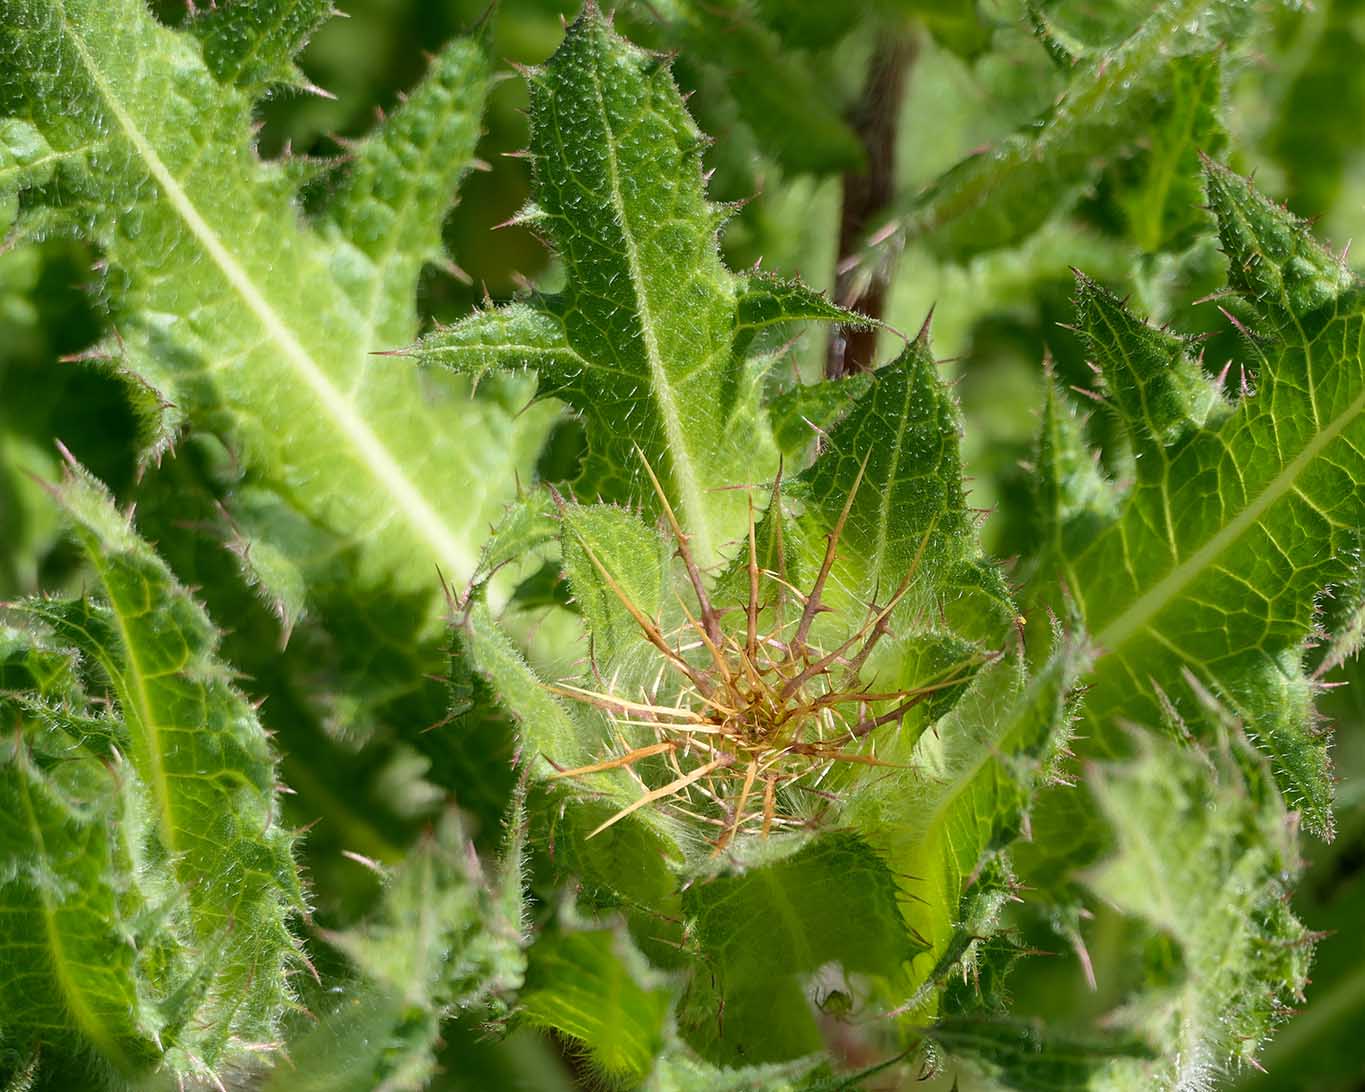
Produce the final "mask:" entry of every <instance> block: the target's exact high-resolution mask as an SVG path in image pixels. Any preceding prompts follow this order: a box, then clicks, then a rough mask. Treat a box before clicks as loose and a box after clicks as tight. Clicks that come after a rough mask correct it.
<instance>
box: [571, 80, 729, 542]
mask: <svg viewBox="0 0 1365 1092" xmlns="http://www.w3.org/2000/svg"><path fill="white" fill-rule="evenodd" d="M587 67H588V75H589V78H590V79H591V81H592V89H593V94H594V96H595V97H596V99H597V106H598V109H599V110H600V111H601V114H602V128H603V129H604V130H605V132H606V135H607V139H606V140H605V141H603V144H604V146H605V149H606V153H607V184H608V186H609V187H610V189H611V204H612V210H613V211H614V212H615V213H616V217H617V222H618V223H619V224H620V226H621V241H622V244H623V245H624V248H625V254H626V265H627V268H628V269H629V272H630V283H631V288H632V290H633V291H634V293H635V298H636V299H637V300H638V301H639V310H638V312H637V315H638V318H639V320H640V336H641V339H642V340H643V342H644V346H645V359H646V361H647V362H648V364H649V375H650V390H651V391H652V392H653V394H654V401H655V404H656V405H657V406H658V407H659V416H660V418H661V419H662V420H663V426H664V435H665V436H666V437H667V439H668V447H669V453H670V455H671V456H672V464H673V465H672V467H671V469H672V471H673V473H672V477H673V480H674V481H675V482H676V483H677V486H678V490H679V493H680V496H679V501H680V503H681V505H682V508H683V510H684V513H685V514H686V516H687V519H686V526H687V528H688V537H689V538H691V539H692V540H693V541H694V542H695V544H696V549H697V552H698V553H699V554H700V555H701V556H702V557H706V558H709V557H713V556H715V555H714V553H713V551H712V546H713V541H712V539H713V535H712V533H711V526H710V523H709V521H708V520H707V518H706V506H705V502H704V498H703V490H702V487H701V483H700V482H699V481H698V480H697V472H696V468H695V467H694V466H693V465H692V454H691V452H690V451H688V449H687V437H686V433H685V432H684V431H683V427H682V420H681V418H680V416H679V414H678V407H677V404H676V403H675V402H674V399H673V388H672V387H671V386H670V385H669V382H668V373H667V371H665V369H664V363H663V357H662V355H661V354H660V352H659V340H658V335H657V334H656V332H655V330H654V323H653V320H652V318H651V316H650V313H649V296H648V295H647V294H646V290H645V279H644V271H643V270H642V269H641V267H640V252H639V247H638V246H637V245H636V242H635V237H634V236H633V235H632V234H631V229H630V220H629V218H628V216H627V214H626V205H625V199H624V197H623V196H622V193H621V173H620V164H619V163H618V162H617V158H616V133H615V131H614V130H613V129H612V126H611V115H610V114H609V113H608V111H607V102H606V98H605V96H604V95H603V94H602V81H601V77H600V75H599V73H598V70H597V58H596V57H594V60H593V64H591V65H589V66H587Z"/></svg>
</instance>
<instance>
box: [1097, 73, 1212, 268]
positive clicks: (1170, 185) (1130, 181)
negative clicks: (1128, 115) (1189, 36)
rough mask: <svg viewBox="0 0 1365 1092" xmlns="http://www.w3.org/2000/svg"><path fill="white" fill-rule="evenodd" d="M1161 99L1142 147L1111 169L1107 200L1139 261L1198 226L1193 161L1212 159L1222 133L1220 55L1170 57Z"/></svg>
mask: <svg viewBox="0 0 1365 1092" xmlns="http://www.w3.org/2000/svg"><path fill="white" fill-rule="evenodd" d="M1166 79H1167V80H1168V81H1169V85H1170V86H1169V93H1168V95H1167V96H1166V97H1165V98H1164V99H1163V100H1162V101H1161V102H1160V104H1159V109H1158V112H1157V113H1156V115H1155V116H1154V117H1152V119H1151V121H1150V130H1149V132H1148V134H1147V136H1146V139H1145V142H1144V146H1143V147H1142V148H1141V150H1140V151H1139V152H1138V154H1136V155H1134V156H1133V157H1131V158H1130V159H1128V160H1126V161H1124V162H1122V163H1120V164H1119V165H1118V166H1117V168H1116V170H1115V175H1116V180H1115V185H1116V186H1117V188H1118V193H1117V194H1116V195H1115V199H1116V201H1117V203H1118V205H1119V207H1120V208H1121V209H1122V210H1123V216H1124V222H1125V225H1126V229H1127V234H1128V237H1129V238H1130V239H1131V240H1132V241H1133V243H1134V245H1136V246H1137V247H1138V248H1139V249H1140V250H1141V251H1142V252H1143V253H1144V254H1155V253H1158V252H1160V251H1164V250H1172V251H1173V250H1180V249H1183V248H1184V247H1185V246H1188V245H1189V243H1190V242H1192V241H1193V239H1194V237H1195V236H1196V235H1197V234H1198V233H1199V231H1200V230H1201V229H1202V228H1203V225H1204V217H1203V215H1202V213H1201V211H1200V206H1201V204H1202V201H1201V198H1202V196H1203V186H1202V183H1201V179H1200V170H1199V156H1200V154H1204V155H1218V154H1219V153H1220V152H1221V151H1222V148H1223V145H1224V144H1225V143H1226V133H1225V132H1224V130H1223V127H1222V125H1221V123H1220V122H1219V119H1218V113H1219V108H1220V107H1221V106H1222V98H1223V81H1222V62H1221V55H1220V54H1218V53H1207V54H1206V53H1196V54H1194V55H1192V56H1189V57H1177V58H1175V59H1174V60H1173V61H1172V62H1171V64H1170V65H1169V66H1168V68H1167V75H1166Z"/></svg>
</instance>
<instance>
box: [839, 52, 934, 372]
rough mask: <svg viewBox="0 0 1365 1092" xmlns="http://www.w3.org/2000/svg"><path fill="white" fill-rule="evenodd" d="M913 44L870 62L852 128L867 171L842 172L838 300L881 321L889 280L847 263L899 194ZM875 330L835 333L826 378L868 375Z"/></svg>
mask: <svg viewBox="0 0 1365 1092" xmlns="http://www.w3.org/2000/svg"><path fill="white" fill-rule="evenodd" d="M915 51H916V46H915V39H914V38H913V37H911V36H910V34H909V33H908V32H906V31H903V30H902V31H897V32H888V33H887V35H886V37H885V38H883V39H882V41H881V42H879V43H878V45H877V48H876V50H875V51H874V52H873V54H872V59H871V60H870V61H869V62H868V70H867V83H866V85H865V86H864V88H863V94H862V98H861V99H859V101H858V105H857V107H856V109H855V110H854V114H853V117H852V119H851V120H852V123H853V128H854V130H855V131H856V132H857V133H858V136H859V137H860V138H861V139H862V142H863V148H864V150H865V151H866V153H867V164H866V167H865V168H864V169H863V170H861V171H845V172H844V205H843V211H842V213H841V215H840V218H839V251H838V256H839V261H840V266H839V271H838V275H837V279H836V280H835V286H834V296H835V299H837V300H838V301H839V303H841V304H842V305H843V306H845V307H849V308H852V309H853V310H855V311H858V312H860V313H861V314H864V315H867V316H868V317H869V318H874V319H880V318H881V317H882V314H883V312H884V311H885V309H886V292H887V276H886V275H885V273H884V272H883V273H882V274H881V275H877V276H873V277H872V278H871V280H870V281H868V280H867V279H866V278H865V277H864V276H862V275H860V270H858V269H857V268H852V269H850V268H846V267H845V266H844V265H843V259H844V258H846V257H847V256H848V255H850V254H853V253H855V252H856V251H857V249H858V248H859V247H861V246H862V245H863V244H864V243H865V242H866V237H867V234H868V232H869V231H871V230H873V229H874V228H875V227H876V226H877V225H876V223H875V221H876V219H877V218H878V217H879V216H881V215H882V214H883V213H884V212H885V211H886V210H887V208H888V207H889V206H890V205H891V201H892V199H893V198H894V197H895V194H896V130H897V128H898V126H899V124H900V112H901V102H902V100H903V99H904V98H905V80H906V76H907V75H908V73H909V71H910V65H911V63H912V62H913V61H914V59H915ZM876 353H877V329H876V327H872V328H870V329H866V330H854V329H850V328H845V329H840V330H835V331H834V332H833V333H832V334H831V336H830V341H829V350H828V353H827V354H826V358H825V375H826V376H827V377H828V378H830V379H842V378H843V377H844V376H846V375H853V374H854V373H856V372H865V371H870V370H871V369H872V367H873V365H874V364H875V362H876Z"/></svg>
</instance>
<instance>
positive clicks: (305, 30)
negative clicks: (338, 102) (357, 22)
mask: <svg viewBox="0 0 1365 1092" xmlns="http://www.w3.org/2000/svg"><path fill="white" fill-rule="evenodd" d="M335 13H336V9H335V8H334V7H333V6H332V0H254V2H243V0H225V2H224V3H222V4H211V5H210V6H209V7H208V8H206V9H204V10H203V11H201V12H199V13H198V14H197V15H195V16H194V17H193V18H192V19H191V20H190V23H189V27H190V30H191V31H192V32H193V33H194V36H195V37H196V38H198V39H199V40H200V42H202V43H203V46H204V63H205V64H206V65H208V67H209V71H210V72H212V73H213V77H214V79H216V80H218V81H220V82H221V83H230V84H234V85H236V86H237V87H240V88H241V89H242V90H243V91H245V92H247V93H248V94H250V95H252V96H255V95H260V94H263V93H265V92H267V91H270V90H273V89H274V88H276V87H281V86H286V87H298V88H303V89H305V90H307V89H310V88H309V84H308V82H307V80H306V79H305V78H304V76H303V73H301V72H300V71H299V70H298V68H297V67H296V66H295V64H294V57H295V56H296V55H297V54H298V53H299V51H300V50H302V49H303V46H304V43H305V42H307V41H308V38H309V37H310V36H311V35H312V33H313V31H315V30H317V28H318V27H319V26H321V25H322V23H323V22H324V21H325V20H327V19H328V18H330V17H331V16H332V15H334V14H335Z"/></svg>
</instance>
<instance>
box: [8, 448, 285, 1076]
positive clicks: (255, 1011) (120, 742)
mask: <svg viewBox="0 0 1365 1092" xmlns="http://www.w3.org/2000/svg"><path fill="white" fill-rule="evenodd" d="M58 495H59V499H60V501H61V503H62V505H63V507H64V508H65V510H66V512H67V513H68V514H69V516H70V517H71V520H72V522H73V523H74V525H75V529H76V534H77V538H78V539H79V541H80V542H81V544H82V546H83V547H84V549H85V552H86V555H87V559H88V562H89V564H90V566H91V568H92V570H93V571H94V572H95V574H96V575H97V576H98V578H99V580H100V582H101V584H102V586H103V592H104V597H105V598H104V599H103V600H100V601H96V600H93V599H84V600H77V601H70V602H63V601H58V600H50V599H45V600H37V601H31V602H29V603H27V604H25V605H24V608H25V610H26V612H27V613H28V615H29V616H31V617H32V618H35V619H38V620H41V621H42V622H43V623H45V624H46V625H48V626H49V627H50V628H51V630H52V631H53V633H54V634H55V635H56V636H57V638H59V639H60V640H62V641H65V642H69V643H70V646H71V647H73V648H75V649H78V650H79V651H80V653H81V654H82V656H83V657H84V659H85V661H86V662H87V664H88V665H89V667H90V670H91V684H92V685H93V684H94V683H95V682H102V683H103V684H104V685H107V686H108V688H109V691H110V696H111V697H112V698H113V699H114V702H115V707H116V709H117V716H116V717H115V718H112V719H109V718H106V719H105V720H103V721H101V720H96V719H95V718H94V717H92V716H91V715H90V714H88V713H86V712H84V711H83V710H82V709H81V703H82V699H81V697H80V691H79V690H76V689H73V688H72V687H71V685H70V684H69V683H68V684H66V685H65V687H64V688H62V689H61V690H58V691H57V692H58V693H61V694H62V697H63V701H64V704H63V705H62V706H56V707H50V712H49V711H47V710H48V708H49V707H45V706H42V705H38V704H34V703H33V701H32V700H30V701H28V703H27V704H21V706H20V709H21V710H23V709H27V712H26V713H21V715H22V716H23V717H24V719H26V720H28V721H29V723H30V725H31V727H30V728H29V729H28V730H26V732H25V733H24V735H23V736H21V737H19V738H18V739H17V740H16V741H15V742H14V743H13V745H12V746H11V748H10V753H9V755H8V762H7V774H6V778H5V791H6V793H7V795H11V796H12V799H11V803H12V804H13V805H14V806H13V807H7V808H6V815H7V816H10V817H12V818H13V819H14V820H16V828H15V831H12V832H10V834H9V836H7V838H6V839H5V841H6V842H7V843H8V844H7V845H6V849H7V850H8V852H7V858H8V859H7V861H6V863H5V868H4V872H5V874H6V875H8V876H10V877H11V878H12V881H13V882H14V886H13V887H12V888H11V889H10V894H11V895H12V896H13V897H14V901H13V902H11V903H9V905H8V906H7V911H8V912H7V914H6V918H7V920H8V921H9V922H12V923H13V926H14V928H16V929H22V930H24V931H25V932H26V933H27V935H28V937H29V938H32V937H33V936H34V935H35V933H36V934H37V935H38V936H41V937H45V941H44V946H45V947H46V949H47V958H48V959H50V960H51V963H50V968H51V969H50V971H48V970H44V971H42V972H40V973H39V975H38V983H41V981H42V979H43V978H46V977H47V976H48V975H49V974H50V975H51V978H50V979H48V983H47V985H46V986H45V987H44V986H42V985H39V984H38V983H34V984H33V985H32V986H30V987H28V988H27V990H26V997H27V1000H26V1001H25V1002H16V1004H14V1006H13V1007H12V1008H11V1009H10V1010H9V1011H8V1012H7V1013H6V1016H5V1018H4V1022H6V1023H9V1022H11V1021H12V1022H13V1024H14V1027H15V1029H16V1033H18V1034H35V1033H36V1034H37V1035H39V1036H40V1037H41V1036H45V1035H52V1034H56V1033H57V1032H58V1029H62V1028H70V1029H72V1030H74V1031H75V1032H77V1033H79V1035H80V1036H81V1037H82V1038H83V1039H84V1040H86V1041H87V1043H88V1046H89V1049H91V1050H92V1051H93V1052H94V1053H95V1054H96V1055H98V1056H101V1057H103V1058H105V1059H106V1060H107V1061H108V1063H109V1064H111V1065H113V1066H115V1067H117V1068H121V1069H124V1070H127V1071H132V1070H135V1069H137V1068H139V1067H145V1066H148V1065H150V1064H152V1063H154V1062H158V1061H159V1062H160V1063H161V1064H164V1065H165V1066H167V1067H169V1068H170V1069H171V1070H172V1071H174V1072H178V1073H181V1074H196V1075H199V1076H202V1077H205V1078H208V1077H210V1075H211V1074H212V1072H213V1069H212V1067H214V1066H216V1065H218V1064H220V1062H224V1061H228V1062H234V1063H235V1062H236V1061H239V1060H240V1059H239V1055H240V1054H241V1053H242V1052H243V1048H244V1045H245V1044H261V1043H270V1042H272V1040H273V1037H274V1035H275V1034H276V1031H277V1029H278V1024H279V1021H280V1018H281V1016H282V1014H283V1011H284V1008H285V1006H286V1005H287V1004H288V1003H289V1002H290V999H291V994H290V991H289V989H288V987H287V986H286V982H285V975H286V970H287V969H288V965H289V964H290V963H291V962H292V961H294V959H295V956H296V953H295V941H294V939H293V937H292V936H291V935H290V932H289V930H288V927H287V920H288V917H289V915H290V914H292V913H294V912H296V911H298V910H300V909H302V906H303V895H302V891H301V887H300V883H299V878H298V875H297V873H296V871H295V868H294V863H293V860H292V857H291V846H292V841H293V839H292V835H290V834H289V833H288V832H287V831H285V830H284V829H283V828H282V827H281V826H280V825H279V815H278V807H277V805H276V802H275V796H274V793H275V783H274V767H273V762H272V759H271V756H270V753H269V748H268V746H267V743H266V739H265V735H264V733H263V732H262V730H261V728H260V725H259V724H258V723H257V721H256V718H255V715H254V712H253V710H252V708H251V706H250V705H249V704H248V703H247V701H246V699H245V698H244V697H243V696H242V695H241V694H240V693H239V692H238V691H237V690H235V689H234V688H233V686H232V683H231V677H230V675H229V673H228V671H227V669H226V668H225V667H224V665H223V664H222V663H221V662H220V661H218V660H217V659H216V658H215V653H216V646H217V632H216V631H215V630H214V629H213V626H212V624H211V623H210V622H209V620H208V618H207V617H206V616H205V614H204V613H203V611H202V609H201V608H200V607H199V606H198V605H197V604H196V603H195V602H194V601H193V600H192V599H191V598H190V597H189V595H188V594H187V593H186V592H185V591H184V589H183V588H181V587H180V586H179V585H178V584H177V583H176V581H175V579H174V578H173V577H172V575H171V574H170V572H169V570H168V569H167V568H166V567H165V565H164V564H163V563H162V562H161V561H160V560H159V559H158V558H157V557H156V556H155V554H153V553H152V551H151V550H150V548H149V547H148V546H147V545H146V544H145V543H143V542H142V541H141V540H140V539H139V538H138V537H137V535H136V534H135V533H134V531H133V529H132V527H131V526H130V524H129V523H128V521H127V519H126V518H125V517H123V516H121V515H120V514H119V513H117V512H116V511H115V510H114V508H113V505H112V502H111V501H110V499H109V497H108V494H107V493H106V492H105V491H104V490H103V488H102V487H101V486H100V485H99V484H98V483H96V482H95V481H94V480H93V479H92V478H90V477H89V476H88V475H87V474H86V473H85V471H84V470H82V469H81V468H80V467H79V466H75V465H74V464H73V465H72V466H71V467H70V468H69V469H68V472H67V475H66V480H65V481H64V483H63V485H62V487H61V489H60V491H59V494H58ZM60 662H61V661H60V660H58V661H56V663H53V662H52V660H51V657H50V656H48V657H45V658H44V657H37V658H35V654H34V653H30V654H28V655H27V657H26V659H25V661H24V671H25V672H27V673H28V674H29V675H30V677H31V679H32V685H33V686H35V687H36V688H37V690H38V693H39V694H40V695H41V694H42V693H43V691H44V690H48V691H49V692H50V691H51V690H52V682H51V681H47V682H44V680H43V676H44V675H45V674H46V675H47V677H48V679H49V680H51V679H53V678H60V677H61V676H60V675H58V676H53V675H51V674H50V673H49V672H50V667H57V666H59V665H60ZM10 663H11V665H13V664H14V661H13V660H12V659H11V661H10ZM44 664H47V665H49V666H46V667H44V666H42V665H44ZM8 673H9V670H8V669H7V674H8ZM21 701H22V699H21ZM38 754H41V755H42V756H43V757H42V758H41V759H38V758H36V757H35V756H36V755H38ZM124 754H126V755H127V759H126V767H125V765H124V763H125V760H124V759H123V757H122V756H123V755H124ZM61 759H65V761H60V760H61ZM101 763H105V764H110V768H108V769H106V767H105V765H102V764H101ZM82 786H83V787H82ZM16 794H17V795H16ZM77 801H83V802H82V803H77ZM18 824H22V829H23V830H26V831H27V835H26V836H25V839H24V841H23V843H22V844H20V843H17V842H16V841H15V838H16V837H18V834H17V831H18V830H19V829H20V827H19V825H18ZM76 890H79V891H83V892H84V893H85V894H84V898H85V899H86V900H87V901H86V903H84V904H83V903H81V902H79V901H76V900H75V899H73V898H71V892H73V891H76ZM25 891H27V892H28V895H27V896H25V894H24V893H25ZM101 919H102V924H101ZM130 944H131V945H132V947H131V948H129V947H128V945H130ZM101 945H104V946H105V947H104V948H103V949H102V948H101ZM41 962H43V963H45V962H47V960H46V959H45V960H42V961H41ZM44 990H47V991H49V992H46V993H45V992H44ZM63 1010H65V1012H66V1014H67V1015H66V1016H65V1017H62V1016H61V1015H60V1014H61V1013H62V1011H63ZM44 1011H46V1012H47V1013H48V1015H47V1016H40V1015H38V1014H39V1013H42V1012H44ZM130 1021H131V1023H130ZM134 1030H136V1031H137V1034H134V1033H133V1031H134ZM149 1043H155V1044H156V1047H155V1049H154V1050H153V1049H152V1048H151V1047H150V1046H149V1045H148V1044H149Z"/></svg>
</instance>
